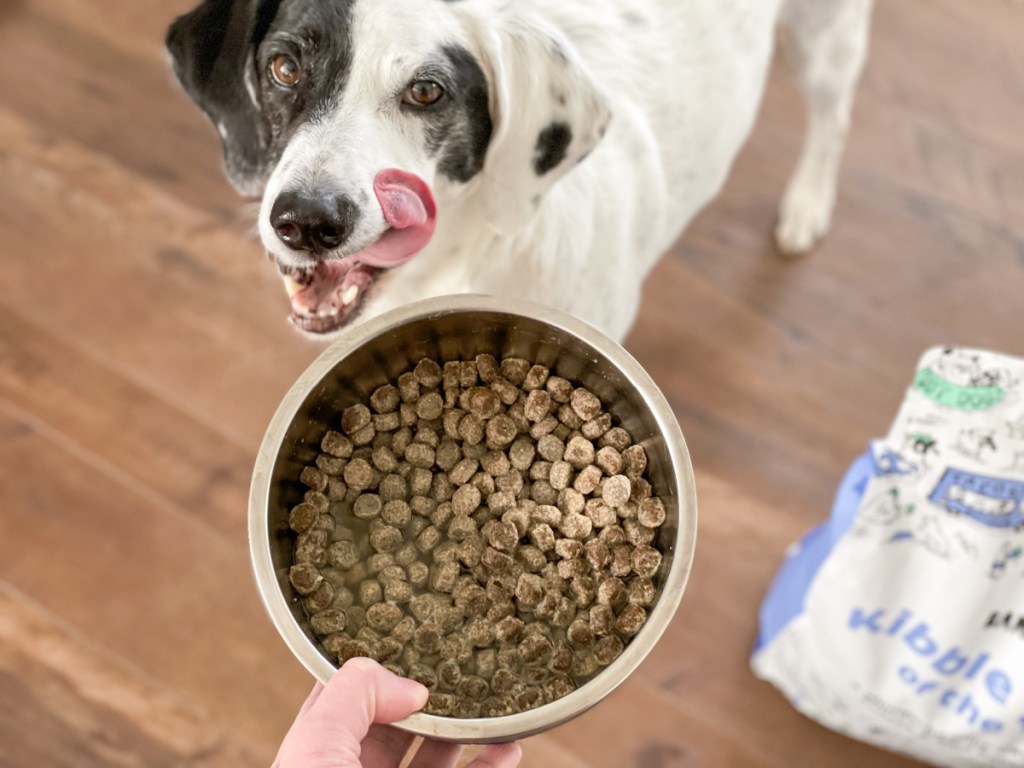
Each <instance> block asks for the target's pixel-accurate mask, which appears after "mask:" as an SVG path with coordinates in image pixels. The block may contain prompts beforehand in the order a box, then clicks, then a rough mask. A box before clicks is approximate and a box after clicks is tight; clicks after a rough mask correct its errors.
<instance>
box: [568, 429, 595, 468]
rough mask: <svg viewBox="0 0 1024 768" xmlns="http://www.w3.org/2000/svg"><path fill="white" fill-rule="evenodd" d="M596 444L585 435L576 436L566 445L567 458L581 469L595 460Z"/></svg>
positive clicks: (574, 466) (573, 465)
mask: <svg viewBox="0 0 1024 768" xmlns="http://www.w3.org/2000/svg"><path fill="white" fill-rule="evenodd" d="M594 456H595V452H594V444H593V443H592V442H590V441H589V440H587V438H585V437H579V436H577V437H574V438H572V439H571V440H569V442H568V444H567V445H566V446H565V460H566V461H568V462H569V463H570V464H571V465H572V467H573V469H575V470H577V471H579V470H581V469H583V468H584V467H586V466H588V465H590V464H593V462H594Z"/></svg>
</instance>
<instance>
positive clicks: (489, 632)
mask: <svg viewBox="0 0 1024 768" xmlns="http://www.w3.org/2000/svg"><path fill="white" fill-rule="evenodd" d="M482 591H483V590H481V592H482ZM486 599H487V598H486V597H484V600H486ZM465 634H466V639H467V640H469V644H470V645H472V646H473V647H474V648H487V647H488V646H490V645H492V644H493V643H494V625H493V624H491V622H489V621H487V619H485V618H483V617H482V616H478V617H477V618H475V619H473V620H472V621H470V622H469V623H468V624H466V629H465Z"/></svg>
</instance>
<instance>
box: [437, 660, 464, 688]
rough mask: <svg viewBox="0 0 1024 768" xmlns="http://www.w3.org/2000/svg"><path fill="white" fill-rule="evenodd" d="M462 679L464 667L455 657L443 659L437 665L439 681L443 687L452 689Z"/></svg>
mask: <svg viewBox="0 0 1024 768" xmlns="http://www.w3.org/2000/svg"><path fill="white" fill-rule="evenodd" d="M461 679H462V667H461V666H459V663H458V662H457V661H455V660H454V659H443V660H442V661H440V662H439V663H438V665H437V682H438V684H439V685H440V686H441V687H442V688H447V689H448V690H452V689H454V688H455V686H457V685H458V684H459V681H460V680H461Z"/></svg>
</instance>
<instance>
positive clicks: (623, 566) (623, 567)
mask: <svg viewBox="0 0 1024 768" xmlns="http://www.w3.org/2000/svg"><path fill="white" fill-rule="evenodd" d="M606 543H607V542H606ZM610 549H611V553H612V562H611V566H610V567H609V569H608V570H609V572H610V573H611V575H612V576H615V577H618V578H625V577H626V576H628V575H629V574H630V572H632V570H633V547H631V546H629V545H628V544H616V545H613V546H611V547H610Z"/></svg>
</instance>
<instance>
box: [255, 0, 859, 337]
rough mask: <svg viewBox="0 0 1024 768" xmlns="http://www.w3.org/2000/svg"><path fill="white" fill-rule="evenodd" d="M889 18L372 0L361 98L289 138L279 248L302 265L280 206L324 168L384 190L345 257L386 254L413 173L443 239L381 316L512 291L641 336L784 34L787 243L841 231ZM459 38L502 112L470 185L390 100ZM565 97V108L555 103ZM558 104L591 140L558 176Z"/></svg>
mask: <svg viewBox="0 0 1024 768" xmlns="http://www.w3.org/2000/svg"><path fill="white" fill-rule="evenodd" d="M870 6H871V0H632V1H631V2H629V3H622V2H619V1H618V0H572V1H571V2H570V1H569V0H562V2H551V0H515V1H514V2H507V1H506V0H458V1H457V2H451V3H442V2H424V0H375V2H372V3H371V2H367V1H366V0H363V1H362V2H357V3H356V5H355V6H354V18H353V20H352V28H351V34H352V36H353V39H354V40H355V45H354V56H355V58H354V60H353V62H352V67H351V74H350V78H349V82H348V85H347V86H346V89H345V92H344V95H343V99H342V101H341V102H340V104H339V105H338V107H337V109H336V110H335V111H334V112H333V113H332V114H331V115H329V116H328V117H327V118H326V119H323V120H320V121H318V122H317V123H315V124H310V125H308V126H306V127H305V128H303V129H301V130H300V131H299V132H298V133H297V134H296V135H295V136H294V138H293V139H292V140H291V142H290V143H289V145H288V147H287V149H286V151H285V153H284V155H283V157H282V158H281V160H280V162H279V163H278V165H277V167H276V169H275V171H274V172H273V174H272V176H271V177H270V179H269V181H268V184H267V186H266V189H265V192H264V198H263V205H262V210H261V212H260V218H259V231H260V235H261V238H262V240H263V243H264V245H265V247H266V248H267V249H268V251H270V252H271V253H272V254H273V255H274V256H275V257H276V258H277V259H278V260H279V261H281V262H282V263H284V264H297V263H299V262H298V261H297V257H296V256H295V254H294V252H292V251H290V250H289V249H288V248H287V247H285V246H284V245H283V244H282V243H281V242H280V241H279V240H278V239H277V237H276V236H275V234H274V231H273V229H272V227H271V226H270V221H269V214H270V208H271V206H272V205H273V202H274V200H275V199H276V197H277V195H278V193H279V191H280V190H282V189H283V188H286V187H287V186H288V185H292V184H294V183H295V181H296V178H297V177H303V176H304V177H306V179H307V181H308V179H309V178H314V179H315V178H329V179H330V180H331V183H332V184H333V185H334V186H335V187H336V188H338V189H340V190H341V191H343V192H346V191H347V192H350V193H352V194H358V193H359V191H360V190H362V191H363V192H364V194H363V195H362V199H363V200H364V201H365V202H364V204H363V211H362V213H363V216H362V218H361V223H360V226H359V229H358V230H357V231H356V232H355V234H354V235H353V236H352V238H351V239H350V241H349V243H348V244H347V245H346V246H345V248H344V250H345V251H346V252H347V253H351V252H353V251H354V250H357V249H358V248H360V247H363V246H365V245H368V244H369V243H371V242H373V240H375V239H376V237H378V236H379V235H380V234H381V232H382V231H383V230H384V228H385V227H386V224H385V222H384V220H383V218H382V215H381V213H380V210H379V208H378V207H377V204H376V201H375V200H374V199H373V196H372V195H368V196H367V195H365V191H366V190H367V189H370V188H371V185H372V180H373V177H374V175H375V174H376V173H377V172H378V171H380V170H381V169H382V168H385V167H400V168H403V169H405V170H408V171H411V172H413V173H416V174H417V175H419V176H420V177H421V178H423V179H424V180H425V181H427V183H428V184H430V185H431V187H432V188H433V191H434V195H435V197H436V199H437V203H438V211H439V213H438V221H437V230H436V232H435V235H434V237H433V239H432V240H431V242H430V243H429V244H428V245H427V246H426V247H425V248H424V249H423V250H422V251H421V252H420V253H419V254H418V255H417V256H416V257H414V258H413V259H412V260H411V261H410V262H409V263H407V264H405V265H403V266H401V267H399V268H396V269H393V270H390V271H389V272H387V273H386V274H384V275H383V276H381V277H380V278H379V279H378V281H377V284H376V285H375V286H374V288H373V289H372V294H371V295H370V296H368V297H367V301H366V304H365V306H364V307H363V310H362V314H361V317H362V318H365V317H368V316H372V315H375V314H379V313H380V312H382V311H384V310H387V309H390V308H393V307H396V306H400V305H403V304H405V303H408V302H410V301H413V300H416V299H421V298H426V297H430V296H437V295H442V294H450V293H464V292H480V293H491V294H511V295H516V296H521V297H529V298H532V299H534V300H537V301H540V302H543V303H546V304H549V305H552V306H556V307H559V308H561V309H564V310H567V311H569V312H571V313H573V314H574V315H577V316H578V317H581V318H583V319H584V320H587V321H589V322H590V323H592V324H594V325H595V326H597V327H599V328H601V329H602V330H604V331H605V332H606V333H608V334H609V335H610V336H612V337H613V338H616V339H621V338H622V337H623V336H624V335H625V334H626V332H627V331H628V330H629V328H630V326H631V324H632V323H633V320H634V318H635V315H636V312H637V308H638V304H639V300H640V291H641V285H642V283H643V280H644V278H645V276H646V275H647V273H648V272H649V271H650V269H651V268H652V267H653V265H654V264H655V262H656V261H657V259H658V258H659V257H660V256H661V255H662V254H663V253H664V252H665V251H666V250H667V249H668V248H669V247H670V246H671V244H672V243H673V241H674V240H675V239H676V238H677V237H678V235H679V233H680V232H681V231H682V229H683V228H684V227H685V225H686V224H687V223H688V222H689V221H690V219H691V218H692V217H693V216H694V214H695V213H696V212H697V211H699V210H700V209H701V207H702V206H703V205H704V204H705V203H707V202H708V201H709V200H710V199H711V198H712V197H713V196H714V195H715V194H716V192H717V191H718V190H719V188H720V187H721V185H722V183H723V181H724V180H725V177H726V175H727V173H728V171H729V168H730V166H731V164H732V161H733V158H734V157H735V155H736V153H737V152H738V150H739V148H740V146H741V145H742V143H743V141H744V140H745V138H746V137H747V135H748V133H749V131H750V129H751V126H752V124H753V121H754V118H755V115H756V113H757V110H758V106H759V103H760V99H761V95H762V91H763V88H764V83H765V79H766V74H767V71H768V67H769V63H770V59H771V56H772V52H773V47H774V37H775V32H774V31H775V29H776V26H777V25H781V27H782V28H783V30H784V32H785V34H786V39H787V40H788V42H789V43H790V51H791V53H792V54H793V55H792V57H791V58H792V61H793V63H794V64H795V70H796V75H797V80H798V83H799V84H800V86H801V88H802V91H803V92H804V94H805V96H806V98H807V102H808V106H809V110H808V116H809V117H808V131H807V139H806V143H805V147H804V150H803V153H802V155H801V157H800V160H799V163H798V165H797V169H796V172H795V174H794V176H793V178H792V180H791V181H790V184H789V186H788V188H787V190H786V193H785V196H784V198H783V202H782V206H781V210H780V218H779V224H778V228H777V230H776V237H777V241H778V244H779V247H780V249H781V250H782V251H783V252H786V253H801V252H804V251H806V250H808V249H809V248H811V247H812V246H813V245H814V244H815V242H816V241H817V240H818V239H819V238H820V237H821V236H822V235H823V234H824V233H825V231H826V229H827V227H828V225H829V220H830V217H831V213H832V208H833V204H834V199H835V185H836V173H837V168H838V165H839V159H840V155H841V153H842V149H843V145H844V141H845V134H846V129H847V125H848V122H849V114H850V107H851V100H852V94H853V89H854V86H855V83H856V80H857V78H858V76H859V73H860V70H861V67H862V64H863V61H864V56H865V53H866V47H867V32H868V25H869V16H870ZM445 40H454V41H456V42H458V43H460V44H461V45H464V46H465V47H466V48H468V49H469V50H470V51H471V52H472V53H473V54H474V55H475V56H476V57H477V58H478V60H479V61H480V62H481V65H482V66H483V69H484V71H485V73H486V75H487V78H488V81H489V85H490V95H491V101H492V104H491V107H492V113H493V114H494V116H495V123H494V134H493V136H492V140H491V145H490V148H489V150H488V154H487V159H486V162H485V165H484V169H483V172H482V173H481V174H478V175H477V176H476V177H475V178H473V179H472V180H471V181H470V182H469V183H467V184H460V183H453V182H450V181H447V180H446V179H445V178H444V177H443V176H441V175H440V174H437V173H436V167H435V166H436V159H432V158H430V157H429V156H428V155H427V154H426V152H425V151H424V149H423V146H424V142H423V141H422V140H421V136H419V135H418V134H417V133H416V131H417V126H416V125H415V123H414V122H410V121H409V120H408V119H405V120H403V119H402V118H401V116H400V115H397V114H396V113H394V112H393V111H389V110H388V109H386V108H382V107H381V98H382V94H384V93H391V92H392V91H393V88H394V85H395V84H396V83H398V84H400V83H401V82H402V79H403V78H407V77H408V72H407V67H408V66H410V65H412V64H414V63H415V62H416V61H417V60H418V59H419V58H421V57H425V56H427V55H429V53H430V51H431V50H434V49H436V47H437V45H438V43H439V41H445ZM556 49H557V50H556ZM567 89H568V92H565V91H566V90H567ZM559 91H561V92H563V93H564V95H565V96H566V99H567V104H566V105H565V106H564V108H562V107H559V106H553V104H554V100H555V98H556V96H557V93H558V92H559ZM553 109H554V110H555V112H556V113H558V114H559V115H561V116H562V117H564V118H565V119H566V121H567V122H569V124H570V125H571V127H572V130H573V135H574V141H573V143H572V145H571V146H570V155H569V157H568V158H567V160H566V161H565V162H563V163H562V166H561V167H559V168H557V169H556V170H554V171H552V172H550V173H548V174H545V175H543V176H538V175H537V174H536V173H535V172H534V170H533V168H532V167H531V162H530V158H531V156H532V152H533V151H534V143H535V141H536V135H537V132H538V131H539V130H540V129H542V128H543V127H544V125H545V124H547V123H548V122H549V121H550V120H551V118H552V110H553ZM606 124H607V132H606V133H605V134H604V135H603V136H601V134H602V133H603V132H604V127H605V125H606ZM591 150H592V151H591ZM586 152H589V154H588V156H587V157H586V158H585V160H584V161H583V162H580V163H578V164H577V162H576V161H577V159H578V158H579V156H580V155H583V154H584V153H586ZM535 199H538V200H539V202H538V204H537V205H536V207H535V206H534V202H533V201H534V200H535Z"/></svg>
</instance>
